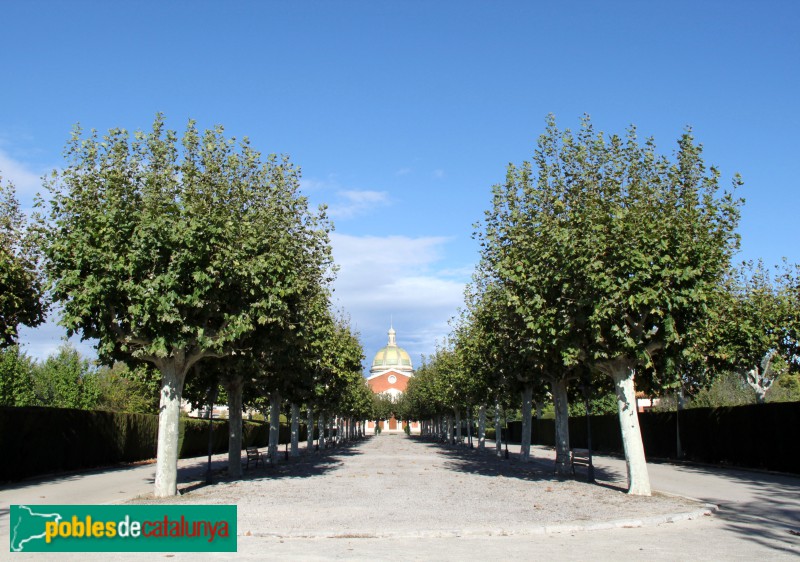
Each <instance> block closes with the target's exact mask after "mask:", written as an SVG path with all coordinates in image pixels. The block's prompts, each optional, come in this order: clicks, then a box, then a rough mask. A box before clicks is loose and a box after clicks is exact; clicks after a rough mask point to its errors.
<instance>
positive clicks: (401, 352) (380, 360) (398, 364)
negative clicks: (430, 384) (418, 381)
mask: <svg viewBox="0 0 800 562" xmlns="http://www.w3.org/2000/svg"><path fill="white" fill-rule="evenodd" d="M395 334H396V332H395V331H394V328H389V343H388V344H387V345H386V347H382V348H380V349H379V350H378V352H377V353H376V354H375V358H374V359H373V360H372V368H371V369H370V370H369V371H370V373H377V372H380V371H388V370H389V369H392V370H394V371H399V372H411V373H413V372H414V368H413V366H412V365H411V356H410V355H409V354H408V352H407V351H406V350H405V349H403V348H402V347H399V346H398V345H397V341H396V339H395Z"/></svg>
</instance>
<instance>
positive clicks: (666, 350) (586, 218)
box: [484, 116, 741, 495]
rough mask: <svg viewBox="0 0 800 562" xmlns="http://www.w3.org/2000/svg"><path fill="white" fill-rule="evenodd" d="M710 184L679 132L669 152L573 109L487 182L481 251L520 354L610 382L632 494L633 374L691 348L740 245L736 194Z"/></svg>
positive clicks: (638, 479)
mask: <svg viewBox="0 0 800 562" xmlns="http://www.w3.org/2000/svg"><path fill="white" fill-rule="evenodd" d="M740 183H741V182H740V180H739V178H738V176H737V177H735V178H734V180H733V186H734V188H735V187H736V186H738V185H739V184H740ZM718 192H719V172H718V171H717V170H716V169H715V168H713V167H712V168H710V169H707V168H706V167H705V164H704V163H703V160H702V147H700V146H698V145H696V144H694V141H693V138H692V136H691V132H690V131H687V132H686V133H684V134H683V135H682V136H681V138H680V139H679V140H678V150H677V153H676V154H675V157H674V160H671V159H669V158H667V157H664V156H659V155H658V154H657V153H656V148H655V143H654V142H653V140H652V139H648V140H647V141H646V142H645V143H644V144H640V143H639V140H638V138H637V135H636V130H635V129H634V128H630V129H629V130H628V133H627V136H626V138H625V139H622V138H620V137H619V136H616V135H611V136H609V137H606V136H605V135H604V134H603V133H595V131H594V128H593V127H592V124H591V121H590V120H589V118H588V117H585V118H584V119H583V121H582V126H581V129H580V131H578V132H577V133H576V134H573V133H572V132H571V131H570V130H565V131H563V132H562V131H560V130H559V129H558V128H557V126H556V124H555V119H554V118H553V117H552V116H551V117H550V118H549V119H548V124H547V130H546V132H545V133H544V134H543V135H542V136H541V137H540V138H539V141H538V144H537V149H536V151H535V154H534V158H533V163H524V164H523V165H522V166H520V167H519V168H517V167H515V166H511V167H510V168H509V171H508V173H507V181H506V184H505V186H501V187H498V188H495V192H494V205H493V211H490V213H489V216H488V220H487V229H486V230H487V231H486V234H485V238H484V255H485V256H486V260H487V262H488V263H489V264H490V265H491V267H492V270H493V273H494V274H495V275H496V276H497V279H498V281H499V282H500V284H501V286H502V288H503V289H504V290H505V291H506V293H507V295H508V296H509V300H510V303H511V304H512V305H513V306H514V307H515V312H516V313H517V314H518V315H519V317H520V318H521V319H522V322H523V323H522V328H523V329H524V330H525V332H524V337H523V338H520V340H521V344H522V345H523V346H524V347H523V351H528V352H529V353H530V356H531V358H532V359H533V360H535V361H537V362H538V363H539V364H540V365H541V366H542V371H543V372H546V373H549V372H551V371H553V370H555V369H556V368H557V367H559V366H560V368H561V369H562V370H563V371H562V375H561V376H568V373H569V370H570V369H571V368H573V367H575V366H577V365H578V364H583V365H585V366H586V367H588V368H590V369H592V370H593V371H594V372H596V373H599V374H602V375H604V376H607V377H609V378H610V379H611V380H612V381H613V382H614V386H615V392H616V395H617V402H618V413H619V419H620V426H621V430H622V438H623V444H624V449H625V456H626V464H627V468H628V482H629V492H630V493H632V494H640V495H649V494H650V484H649V478H648V476H647V466H646V463H645V457H644V448H643V446H642V440H641V432H640V430H639V424H638V417H637V413H636V399H635V390H634V378H635V377H636V376H637V374H638V375H639V376H640V377H644V376H647V375H652V373H653V366H654V365H655V363H654V360H653V359H654V357H655V356H657V355H659V354H662V355H669V356H673V357H675V356H679V355H680V354H681V352H682V350H683V349H685V348H686V347H687V346H689V345H691V343H692V342H691V338H692V336H693V335H694V334H695V333H696V329H695V327H696V325H697V324H698V323H701V322H702V321H703V320H704V318H705V317H706V316H707V313H708V311H707V306H706V305H707V303H708V301H709V299H710V298H711V296H712V294H713V293H714V291H715V290H716V287H717V286H718V284H719V282H720V280H721V278H722V276H723V274H724V273H725V271H726V269H727V268H728V266H729V263H730V258H731V255H732V253H733V251H734V249H735V248H736V246H737V244H738V238H737V237H736V234H735V228H736V225H737V222H738V218H739V212H738V208H739V205H740V201H738V200H736V199H734V197H733V195H732V193H728V192H726V193H723V194H721V195H720V194H719V193H718ZM548 279H550V281H548ZM556 380H557V379H556Z"/></svg>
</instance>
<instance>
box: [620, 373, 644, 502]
mask: <svg viewBox="0 0 800 562" xmlns="http://www.w3.org/2000/svg"><path fill="white" fill-rule="evenodd" d="M635 374H636V372H635V370H634V369H633V368H630V367H622V368H617V369H615V370H614V371H613V372H612V378H613V379H614V390H615V391H616V394H617V406H618V409H619V426H620V429H621V431H622V445H623V447H624V448H625V464H626V465H627V469H628V493H629V494H633V495H636V496H649V495H650V494H651V492H650V476H649V475H648V473H647V461H646V460H645V456H644V444H643V443H642V431H641V429H640V428H639V414H638V413H637V411H636V390H635V388H634V384H633V379H634V376H635Z"/></svg>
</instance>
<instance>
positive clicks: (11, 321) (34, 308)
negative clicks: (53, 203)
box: [0, 176, 45, 347]
mask: <svg viewBox="0 0 800 562" xmlns="http://www.w3.org/2000/svg"><path fill="white" fill-rule="evenodd" d="M43 297H44V292H43V287H42V282H41V278H40V275H39V270H38V268H37V250H36V245H35V243H34V239H33V237H32V236H30V235H29V233H28V230H27V228H26V219H25V216H24V215H23V213H22V211H21V210H20V207H19V202H18V201H17V199H16V196H15V194H14V186H13V185H12V184H11V183H4V182H3V178H2V176H0V347H8V346H11V345H14V344H15V342H16V341H17V337H18V333H17V329H18V327H19V325H20V324H22V325H24V326H29V327H34V326H38V325H39V324H41V323H42V322H44V319H45V306H44V303H43Z"/></svg>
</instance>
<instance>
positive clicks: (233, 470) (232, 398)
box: [225, 375, 244, 478]
mask: <svg viewBox="0 0 800 562" xmlns="http://www.w3.org/2000/svg"><path fill="white" fill-rule="evenodd" d="M243 385H244V384H243V379H242V376H241V375H235V376H233V377H231V378H229V379H228V380H226V381H225V392H226V393H227V394H228V475H229V476H232V477H234V478H239V477H240V476H241V475H242V386H243Z"/></svg>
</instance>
